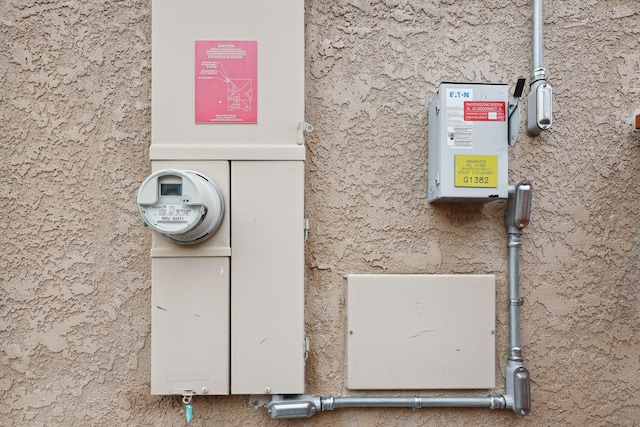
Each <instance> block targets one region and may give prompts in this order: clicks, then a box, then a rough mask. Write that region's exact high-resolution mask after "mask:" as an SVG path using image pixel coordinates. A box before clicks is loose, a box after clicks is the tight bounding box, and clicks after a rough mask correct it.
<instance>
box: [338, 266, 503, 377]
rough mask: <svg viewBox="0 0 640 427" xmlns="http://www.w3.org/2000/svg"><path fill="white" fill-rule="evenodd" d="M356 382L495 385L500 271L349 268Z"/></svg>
mask: <svg viewBox="0 0 640 427" xmlns="http://www.w3.org/2000/svg"><path fill="white" fill-rule="evenodd" d="M347 310H348V323H349V325H348V330H349V332H348V333H349V335H348V362H347V363H348V387H349V388H350V389H453V388H455V389H491V388H493V387H494V386H495V276H493V275H350V276H349V277H348V303H347Z"/></svg>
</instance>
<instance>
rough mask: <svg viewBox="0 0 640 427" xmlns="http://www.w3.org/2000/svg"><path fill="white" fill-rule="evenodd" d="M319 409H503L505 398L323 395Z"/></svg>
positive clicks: (497, 396)
mask: <svg viewBox="0 0 640 427" xmlns="http://www.w3.org/2000/svg"><path fill="white" fill-rule="evenodd" d="M320 401H321V409H322V410H323V411H333V410H334V409H339V408H411V409H413V410H414V411H417V410H418V409H420V408H491V409H503V408H505V407H506V400H505V399H504V397H503V396H501V395H489V396H482V397H437V396H413V397H373V396H372V397H323V398H321V400H320Z"/></svg>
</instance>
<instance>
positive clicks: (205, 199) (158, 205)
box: [138, 169, 224, 245]
mask: <svg viewBox="0 0 640 427" xmlns="http://www.w3.org/2000/svg"><path fill="white" fill-rule="evenodd" d="M138 209H139V210H140V215H142V218H143V220H144V222H145V224H146V225H148V226H149V227H151V228H153V229H154V230H156V231H157V232H158V233H160V234H161V235H162V236H164V237H166V238H167V239H169V240H171V241H173V242H175V243H178V244H182V245H192V244H195V243H199V242H202V241H204V240H206V239H207V238H209V237H211V236H212V235H213V233H214V232H215V231H216V230H217V228H218V227H219V225H220V222H221V221H222V218H223V216H224V199H223V197H222V193H221V192H220V189H219V188H218V186H217V185H216V183H215V182H214V181H213V180H211V179H210V178H208V177H206V176H204V175H203V174H200V173H197V172H193V171H188V170H178V169H163V170H160V171H158V172H155V173H153V174H151V175H150V176H149V177H147V179H146V180H145V181H144V182H143V183H142V185H141V186H140V190H139V191H138Z"/></svg>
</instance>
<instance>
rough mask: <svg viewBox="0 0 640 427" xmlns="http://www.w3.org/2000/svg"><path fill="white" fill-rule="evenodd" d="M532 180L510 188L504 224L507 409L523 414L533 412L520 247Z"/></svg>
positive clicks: (528, 210) (528, 212) (526, 218)
mask: <svg viewBox="0 0 640 427" xmlns="http://www.w3.org/2000/svg"><path fill="white" fill-rule="evenodd" d="M532 191H533V188H532V186H531V184H530V183H529V181H520V182H518V183H516V184H514V185H510V186H509V199H508V200H507V211H506V215H505V223H506V226H507V233H508V235H509V243H508V245H509V357H508V360H507V367H506V369H505V379H506V388H507V393H506V395H505V398H506V400H507V407H508V408H511V409H513V411H514V412H516V413H519V414H521V415H527V414H528V413H529V412H530V411H531V394H530V379H529V371H527V369H526V368H525V367H524V364H523V359H522V346H521V344H520V307H521V306H522V303H523V300H522V298H520V246H522V229H524V228H525V227H526V226H527V225H528V224H529V218H530V214H531V194H532Z"/></svg>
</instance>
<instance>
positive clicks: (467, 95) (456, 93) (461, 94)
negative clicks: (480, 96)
mask: <svg viewBox="0 0 640 427" xmlns="http://www.w3.org/2000/svg"><path fill="white" fill-rule="evenodd" d="M449 98H471V92H465V91H461V90H458V91H453V90H452V91H451V92H449Z"/></svg>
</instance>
